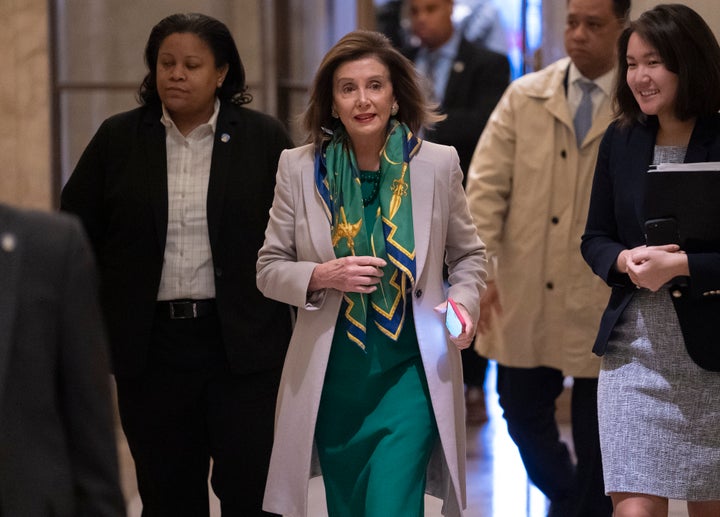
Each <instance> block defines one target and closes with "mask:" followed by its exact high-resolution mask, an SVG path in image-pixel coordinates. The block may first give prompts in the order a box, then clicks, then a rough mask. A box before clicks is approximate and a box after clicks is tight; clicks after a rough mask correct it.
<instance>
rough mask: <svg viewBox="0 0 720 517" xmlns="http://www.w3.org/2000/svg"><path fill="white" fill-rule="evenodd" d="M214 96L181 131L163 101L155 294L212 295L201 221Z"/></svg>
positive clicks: (198, 297)
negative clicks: (164, 197)
mask: <svg viewBox="0 0 720 517" xmlns="http://www.w3.org/2000/svg"><path fill="white" fill-rule="evenodd" d="M219 111H220V101H219V100H217V99H215V110H214V111H213V114H212V116H211V117H210V119H209V120H208V121H207V122H206V123H205V124H201V125H199V126H198V127H196V128H195V129H193V130H192V131H191V132H190V133H189V134H188V135H187V137H185V136H183V135H182V133H180V131H179V130H178V129H177V127H176V126H175V124H174V122H173V121H172V119H171V118H170V114H169V113H168V112H167V110H166V109H165V106H163V114H162V117H161V119H160V121H161V122H162V124H163V125H164V126H165V147H166V150H167V179H168V226H167V240H166V242H165V256H164V258H163V268H162V276H161V278H160V289H159V290H158V297H157V299H158V300H177V299H181V298H191V299H195V300H202V299H207V298H215V277H214V269H213V262H212V253H211V251H210V235H209V233H208V225H207V192H208V183H209V181H210V163H211V160H212V150H213V141H214V139H215V128H216V125H217V116H218V112H219Z"/></svg>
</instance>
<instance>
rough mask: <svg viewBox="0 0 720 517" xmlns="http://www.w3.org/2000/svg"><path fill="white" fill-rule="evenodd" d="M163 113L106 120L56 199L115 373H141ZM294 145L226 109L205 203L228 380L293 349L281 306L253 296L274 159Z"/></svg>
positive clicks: (154, 268) (153, 292)
mask: <svg viewBox="0 0 720 517" xmlns="http://www.w3.org/2000/svg"><path fill="white" fill-rule="evenodd" d="M161 113H162V111H161V107H160V106H159V105H158V106H154V107H141V108H137V109H135V110H133V111H129V112H126V113H121V114H119V115H115V116H113V117H111V118H109V119H108V120H106V121H105V122H104V123H103V124H102V125H101V126H100V129H99V130H98V131H97V133H96V134H95V136H94V137H93V139H92V141H91V142H90V144H89V145H88V147H87V148H86V149H85V152H84V153H83V155H82V157H81V158H80V161H79V162H78V164H77V166H76V168H75V170H74V171H73V174H72V176H71V177H70V179H69V181H68V182H67V184H66V185H65V188H64V189H63V192H62V198H61V208H62V209H63V210H67V211H69V212H73V213H76V214H78V215H79V216H80V218H81V219H82V221H83V223H84V224H85V228H86V229H87V232H88V235H89V236H90V240H91V242H92V245H93V248H94V249H95V253H96V257H97V261H98V264H99V268H100V275H101V294H102V304H103V309H104V312H105V318H106V322H107V327H108V332H109V336H110V345H111V350H112V359H113V368H114V371H115V373H116V374H117V375H122V376H129V375H135V374H138V373H140V372H141V371H142V370H143V368H144V367H145V365H146V360H147V354H148V346H149V343H150V333H151V328H152V324H153V316H154V313H155V303H156V299H157V293H158V287H159V285H160V275H161V272H162V264H163V255H164V250H165V239H166V234H167V221H168V186H167V161H166V151H165V127H164V126H163V125H162V123H161V122H160V117H161ZM288 147H292V143H291V141H290V139H289V137H288V136H287V133H286V131H285V130H284V128H283V127H282V125H281V124H280V123H279V122H278V121H277V120H275V119H273V118H271V117H269V116H267V115H264V114H261V113H258V112H255V111H253V110H250V109H247V108H243V107H239V106H235V105H233V104H230V103H227V102H223V103H222V105H221V107H220V113H219V115H218V119H217V127H216V133H215V143H214V146H213V153H212V164H211V170H210V183H209V187H208V194H207V219H208V230H209V234H210V247H211V251H212V258H213V265H214V268H215V290H216V302H217V308H218V312H219V316H220V321H221V326H222V336H223V341H224V344H225V348H226V352H227V356H228V359H229V362H230V366H231V368H232V370H233V371H234V372H235V373H249V372H257V371H262V370H267V369H271V368H280V367H281V366H282V363H283V360H284V357H285V352H286V350H287V345H288V342H289V340H290V333H291V323H290V317H289V314H290V313H289V308H288V307H287V306H286V305H283V304H280V303H278V302H275V301H272V300H268V299H266V298H265V297H264V296H262V294H260V292H259V291H258V290H257V287H256V284H255V263H256V261H257V252H258V250H259V249H260V247H261V246H262V243H263V240H264V232H265V226H266V225H267V220H268V211H269V208H270V205H271V204H272V199H273V191H274V186H275V173H276V171H277V163H278V158H279V156H280V152H281V151H282V150H283V149H285V148H288Z"/></svg>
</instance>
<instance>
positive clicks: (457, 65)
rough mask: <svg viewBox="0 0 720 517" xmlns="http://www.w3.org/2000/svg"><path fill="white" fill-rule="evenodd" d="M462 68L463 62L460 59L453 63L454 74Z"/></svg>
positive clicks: (459, 72)
mask: <svg viewBox="0 0 720 517" xmlns="http://www.w3.org/2000/svg"><path fill="white" fill-rule="evenodd" d="M463 70H465V63H463V62H462V61H455V62H454V63H453V71H454V72H455V73H456V74H461V73H462V72H463Z"/></svg>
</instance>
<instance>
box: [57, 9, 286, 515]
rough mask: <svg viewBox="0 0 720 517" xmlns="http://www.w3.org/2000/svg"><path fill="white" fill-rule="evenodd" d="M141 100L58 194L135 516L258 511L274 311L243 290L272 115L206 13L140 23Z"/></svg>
mask: <svg viewBox="0 0 720 517" xmlns="http://www.w3.org/2000/svg"><path fill="white" fill-rule="evenodd" d="M145 63H146V65H147V68H148V73H147V75H146V76H145V79H144V80H143V82H142V85H141V86H140V90H139V92H138V96H139V100H140V103H141V104H142V106H141V107H139V108H137V109H134V110H132V111H128V112H126V113H121V114H118V115H115V116H113V117H110V118H109V119H107V120H106V121H104V122H103V124H102V125H101V126H100V129H98V131H97V133H96V134H95V136H94V137H93V139H92V141H91V142H90V143H89V144H88V146H87V148H86V149H85V151H84V153H83V155H82V157H81V158H80V161H79V162H78V164H77V166H76V167H75V170H74V171H73V173H72V176H71V177H70V179H69V181H68V182H67V184H66V185H65V188H64V189H63V192H62V200H61V206H62V209H63V210H67V211H69V212H73V213H76V214H78V215H79V216H80V218H81V219H82V221H83V223H84V225H85V228H86V229H87V232H88V234H89V236H90V240H91V242H92V245H93V248H94V250H95V255H96V257H97V261H98V264H99V268H100V278H101V289H102V304H103V309H104V312H105V318H106V321H107V324H108V330H109V337H110V346H111V351H112V356H113V367H114V373H115V378H116V381H117V390H118V403H119V407H120V418H121V421H122V426H123V430H124V431H125V435H126V436H127V439H128V444H129V446H130V451H131V452H132V455H133V459H134V460H135V470H136V473H137V480H138V490H139V492H140V498H141V499H142V503H143V517H165V516H167V517H183V516H187V517H202V516H207V515H208V514H209V511H210V510H209V494H208V474H209V473H210V465H211V462H210V460H211V459H212V474H211V478H210V483H211V485H212V489H213V491H214V492H215V494H216V495H217V496H218V498H219V499H220V505H221V507H222V514H223V517H230V516H237V517H256V516H261V515H265V514H263V512H262V510H261V506H262V496H263V493H264V490H265V477H266V474H267V468H268V462H269V460H270V451H271V447H272V435H273V422H274V414H275V400H276V399H277V389H278V386H279V383H280V373H281V370H282V363H283V360H284V358H285V351H286V349H287V345H288V343H289V341H290V333H291V319H290V308H289V307H288V306H287V305H283V304H281V303H277V302H275V301H272V300H268V299H267V298H265V297H263V296H262V294H261V293H260V292H259V291H258V289H257V287H256V285H255V263H256V261H257V251H258V250H259V249H260V246H261V245H262V241H263V235H264V230H265V226H266V225H267V220H268V210H269V208H270V203H271V201H272V195H273V188H274V180H275V171H276V170H277V161H278V158H279V157H280V152H281V151H282V150H283V149H286V148H289V147H292V142H291V141H290V139H289V137H288V136H287V133H286V131H285V129H284V128H283V127H282V125H281V124H280V122H279V121H277V120H275V119H273V118H271V117H269V116H267V115H264V114H262V113H259V112H256V111H253V110H250V109H247V108H245V107H244V106H243V105H244V104H247V103H248V102H250V100H251V99H252V97H250V95H249V94H248V93H247V91H246V90H247V87H246V84H245V70H244V68H243V64H242V61H241V60H240V55H239V53H238V50H237V48H236V46H235V42H234V40H233V38H232V35H231V34H230V31H229V30H228V28H227V27H226V26H225V24H223V23H222V22H220V21H218V20H216V19H214V18H211V17H209V16H206V15H203V14H174V15H171V16H168V17H166V18H164V19H163V20H161V21H160V22H159V23H158V24H157V25H155V26H154V27H153V29H152V30H151V32H150V36H149V38H148V42H147V45H146V48H145Z"/></svg>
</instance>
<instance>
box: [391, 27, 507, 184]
mask: <svg viewBox="0 0 720 517" xmlns="http://www.w3.org/2000/svg"><path fill="white" fill-rule="evenodd" d="M418 50H419V49H418V48H413V49H407V50H405V55H406V56H408V58H410V59H411V60H415V58H416V57H417V53H418ZM509 82H510V63H509V62H508V59H507V57H506V56H504V55H503V54H499V53H497V52H493V51H492V50H487V49H483V48H481V47H478V46H477V45H475V44H473V43H470V42H469V41H467V40H465V39H464V38H463V39H461V40H460V45H459V46H458V52H457V55H456V56H455V59H454V61H453V64H452V66H451V68H450V76H449V77H448V82H447V86H446V88H445V96H444V99H443V103H442V106H441V107H440V108H441V111H442V112H443V113H444V114H446V115H447V118H446V119H445V120H443V121H442V122H439V123H438V124H437V125H436V126H435V128H434V129H433V130H431V131H429V132H428V133H427V134H426V135H425V136H426V138H427V139H428V140H430V141H431V142H437V143H439V144H445V145H452V146H454V147H455V149H457V152H458V155H459V156H460V167H461V168H462V170H463V173H465V174H467V171H468V167H469V166H470V160H471V158H472V155H473V152H474V151H475V147H476V146H477V142H478V139H479V138H480V134H481V133H482V130H483V129H484V128H485V124H486V123H487V121H488V118H490V114H491V113H492V111H493V109H495V105H496V104H497V103H498V101H499V100H500V97H502V94H503V92H505V88H507V85H508V84H509ZM401 109H402V108H401Z"/></svg>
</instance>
